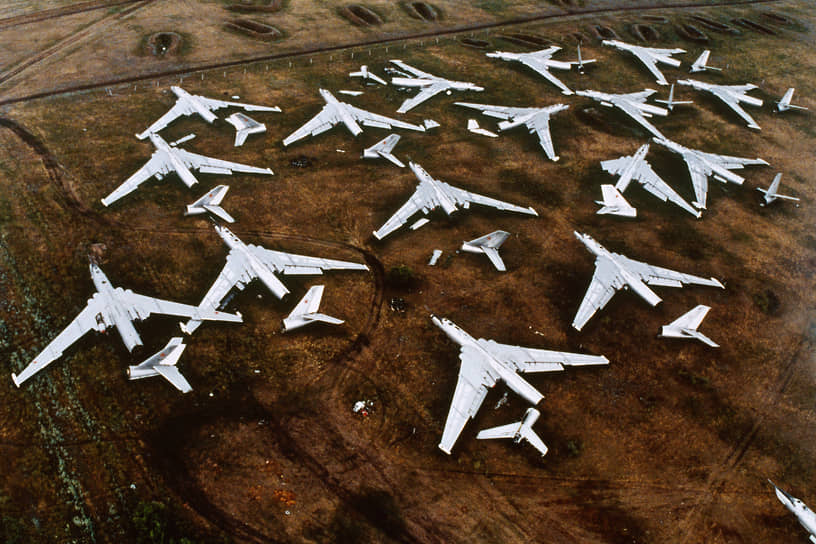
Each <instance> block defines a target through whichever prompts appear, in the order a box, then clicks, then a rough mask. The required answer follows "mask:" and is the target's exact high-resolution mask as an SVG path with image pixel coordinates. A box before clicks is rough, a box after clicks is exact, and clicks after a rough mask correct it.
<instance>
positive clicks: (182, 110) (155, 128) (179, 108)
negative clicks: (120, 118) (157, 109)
mask: <svg viewBox="0 0 816 544" xmlns="http://www.w3.org/2000/svg"><path fill="white" fill-rule="evenodd" d="M195 112H196V110H195V109H194V108H192V107H190V105H189V104H188V103H187V101H186V100H176V103H175V104H173V107H172V108H170V109H169V110H167V112H166V113H165V114H164V115H162V116H161V117H159V118H158V119H157V120H156V121H155V122H154V123H153V124H152V125H150V126H149V127H147V128H146V129H145V130H144V132H142V133H141V134H137V135H136V137H137V138H139V139H140V140H144V139H145V138H147V135H148V134H151V133H154V132H160V131H162V130H164V127H166V126H167V125H169V124H170V123H172V122H173V121H175V120H176V119H178V118H179V117H181V116H182V115H190V114H192V113H195Z"/></svg>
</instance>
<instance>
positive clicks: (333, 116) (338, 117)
mask: <svg viewBox="0 0 816 544" xmlns="http://www.w3.org/2000/svg"><path fill="white" fill-rule="evenodd" d="M319 92H320V96H322V97H323V100H325V101H326V105H325V106H323V109H322V110H320V113H318V114H317V115H315V116H314V117H312V118H311V119H309V120H308V121H306V124H305V125H303V126H302V127H300V128H299V129H297V130H296V131H294V132H293V133H292V134H290V135H289V136H287V137H286V139H285V140H283V145H285V146H287V145H289V144H291V143H293V142H296V141H298V140H302V139H303V138H306V137H307V136H317V135H318V134H321V133H323V132H326V131H327V130H329V129H330V128H332V127H333V126H334V125H336V124H338V123H343V124H344V125H345V126H346V128H347V129H348V130H349V132H351V133H352V134H353V135H354V136H357V135H358V134H360V133H361V132H362V131H363V129H362V127H361V126H360V125H363V126H365V127H376V128H386V129H388V128H391V127H397V128H404V129H408V130H417V131H419V132H425V127H421V126H418V125H412V124H411V123H405V122H403V121H398V120H396V119H391V118H390V117H386V116H385V115H378V114H376V113H371V112H369V111H366V110H363V109H360V108H355V107H354V106H352V105H351V104H346V103H345V102H340V101H339V100H337V98H335V97H334V95H333V94H332V93H330V92H329V91H327V90H326V89H320V91H319ZM358 123H359V124H358Z"/></svg>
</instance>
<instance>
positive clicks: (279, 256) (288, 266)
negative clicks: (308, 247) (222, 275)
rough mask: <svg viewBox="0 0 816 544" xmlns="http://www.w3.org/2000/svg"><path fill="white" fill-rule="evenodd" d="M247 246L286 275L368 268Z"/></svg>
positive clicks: (263, 261)
mask: <svg viewBox="0 0 816 544" xmlns="http://www.w3.org/2000/svg"><path fill="white" fill-rule="evenodd" d="M247 247H248V248H249V250H250V251H252V253H253V254H254V255H255V257H257V258H258V260H260V261H261V262H262V263H263V264H265V265H266V266H268V267H270V268H271V269H273V270H275V271H277V272H281V273H283V274H286V275H288V276H296V275H310V274H322V273H323V270H368V267H367V266H366V265H364V264H359V263H352V262H348V261H338V260H334V259H323V258H322V257H309V256H307V255H296V254H294V253H285V252H283V251H274V250H272V249H266V248H265V247H261V246H256V245H254V244H247Z"/></svg>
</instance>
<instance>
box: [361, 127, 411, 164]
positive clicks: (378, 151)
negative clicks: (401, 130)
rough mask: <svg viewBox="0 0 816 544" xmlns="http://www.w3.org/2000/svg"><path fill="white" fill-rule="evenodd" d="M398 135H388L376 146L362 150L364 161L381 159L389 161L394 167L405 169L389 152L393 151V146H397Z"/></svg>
mask: <svg viewBox="0 0 816 544" xmlns="http://www.w3.org/2000/svg"><path fill="white" fill-rule="evenodd" d="M399 139H400V135H399V134H389V135H388V136H386V137H385V138H383V139H382V140H380V141H379V142H377V143H376V144H374V145H372V146H371V147H367V148H365V149H363V158H364V159H379V158H380V157H382V158H383V159H386V160H389V161H391V162H392V163H394V164H395V165H397V166H399V167H400V168H405V163H404V162H402V161H401V160H399V159H398V158H396V157H395V156H394V155H393V154H392V153H391V151H393V149H394V146H395V145H397V142H399Z"/></svg>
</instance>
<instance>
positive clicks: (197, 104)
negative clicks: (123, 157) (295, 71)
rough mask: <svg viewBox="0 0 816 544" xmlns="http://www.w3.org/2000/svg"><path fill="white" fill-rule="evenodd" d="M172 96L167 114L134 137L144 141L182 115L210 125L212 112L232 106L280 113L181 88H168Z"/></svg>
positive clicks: (271, 109) (275, 109) (214, 118)
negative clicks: (172, 102) (195, 115)
mask: <svg viewBox="0 0 816 544" xmlns="http://www.w3.org/2000/svg"><path fill="white" fill-rule="evenodd" d="M170 90H172V91H173V94H175V95H176V97H177V99H176V103H175V104H174V105H173V107H172V108H170V109H169V110H168V111H167V113H165V114H164V115H162V116H161V117H160V118H159V120H158V121H156V122H155V123H153V124H152V125H150V126H149V127H147V130H145V131H144V132H142V133H141V134H137V135H136V137H137V138H139V139H140V140H144V139H145V138H147V137H148V136H150V135H151V134H154V133H156V132H159V131H160V130H162V129H163V128H164V127H166V126H167V125H169V124H170V123H172V122H173V121H175V120H176V119H177V118H179V117H181V116H182V115H192V114H194V113H197V114H198V115H200V116H201V117H202V118H203V119H204V120H205V121H207V122H208V123H212V122H213V121H215V120H216V119H218V117H216V116H215V115H213V113H212V112H213V110H217V109H221V108H228V107H231V106H234V107H236V108H243V109H244V110H246V111H278V112H279V111H281V109H280V108H278V107H277V106H275V107H269V106H256V105H254V104H242V103H241V102H226V101H224V100H215V99H213V98H206V97H204V96H200V95H197V94H190V93H188V92H187V91H185V90H184V89H182V88H181V87H170Z"/></svg>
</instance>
